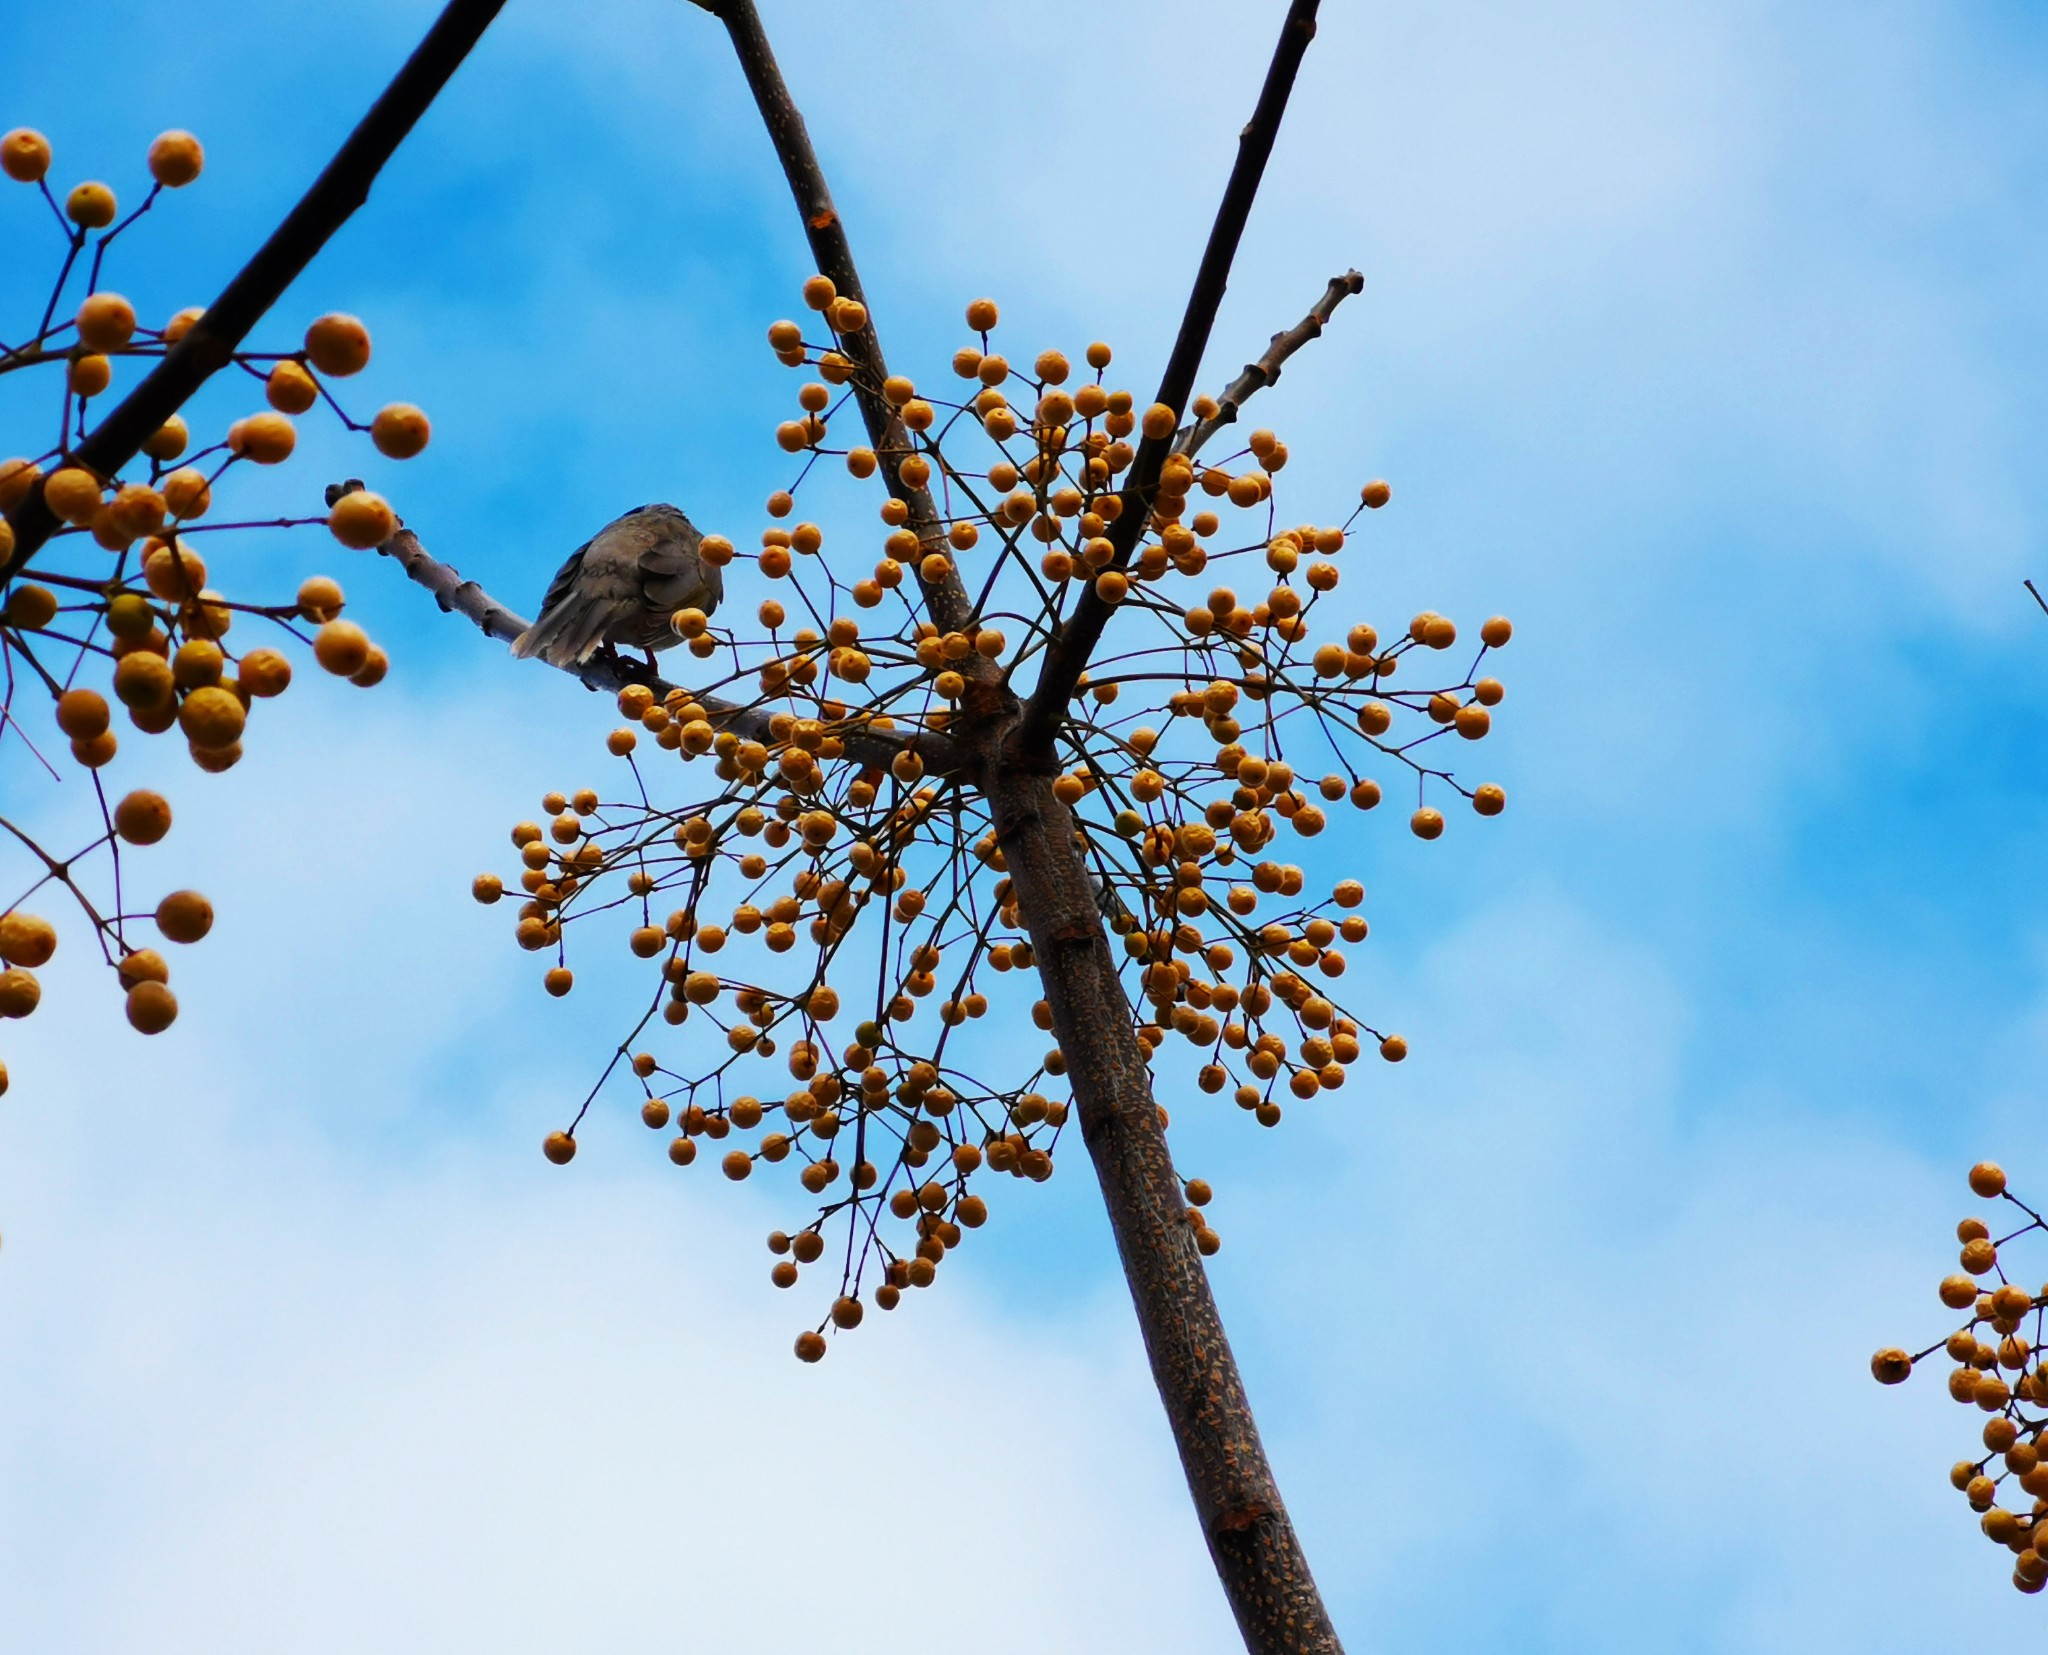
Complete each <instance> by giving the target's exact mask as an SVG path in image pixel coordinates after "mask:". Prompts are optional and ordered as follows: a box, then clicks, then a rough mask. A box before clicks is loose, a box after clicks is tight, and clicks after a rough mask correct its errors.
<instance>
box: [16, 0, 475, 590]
mask: <svg viewBox="0 0 2048 1655" xmlns="http://www.w3.org/2000/svg"><path fill="white" fill-rule="evenodd" d="M504 4H505V0H449V3H448V5H447V7H446V9H444V10H443V11H442V13H441V15H440V16H439V17H438V18H436V19H435V21H434V26H433V27H432V28H431V29H429V30H428V31H427V34H426V38H425V39H424V40H422V41H421V42H420V43H419V46H418V47H417V49H415V50H414V52H413V54H412V56H411V57H409V58H407V59H406V60H405V65H404V67H403V68H401V69H400V70H399V71H398V73H397V74H396V75H395V76H394V77H393V78H392V81H391V84H390V85H389V86H387V87H386V88H385V89H384V92H383V95H382V96H380V97H379V98H378V99H377V101H376V102H375V103H374V104H372V105H371V106H370V112H369V113H368V114H367V115H365V116H364V117H363V118H362V120H361V122H360V123H358V125H357V126H356V129H355V131H353V132H351V133H350V134H349V135H348V139H347V141H346V142H344V143H343V144H342V146H341V148H340V149H339V150H338V151H336V152H335V156H334V159H333V160H332V161H330V162H328V163H327V167H326V170H325V171H323V172H322V173H321V174H320V176H319V177H318V178H317V179H315V180H314V182H313V187H312V188H311V189H309V190H307V191H306V193H305V194H304V195H303V196H301V197H300V198H299V204H298V205H297V206H296V207H294V208H292V210H291V212H290V213H288V214H287V215H286V216H285V220H284V222H283V223H282V224H280V225H279V226H278V227H277V229H276V230H274V231H273V232H272V233H271V237H270V239H269V240H268V241H266V242H265V243H264V244H263V245H262V247H261V248H259V249H258V250H257V252H256V255H255V257H253V258H252V259H250V260H249V262H248V263H247V264H245V265H243V266H242V268H241V269H240V270H239V271H237V272H236V273H235V277H234V279H233V280H232V281H230V282H229V283H228V285H227V286H226V287H224V288H222V289H221V294H220V297H219V298H217V299H215V300H214V301H213V303H212V304H211V305H209V306H208V307H207V311H206V314H205V315H204V316H202V317H200V318H199V320H198V321H197V322H195V323H194V324H193V325H192V329H191V331H190V332H189V333H187V334H186V335H185V337H184V338H182V339H180V340H179V341H178V343H177V344H176V345H175V346H173V347H172V349H171V351H170V353H169V354H168V355H167V356H165V358H164V359H163V361H161V362H159V363H158V364H157V365H156V367H155V368H153V369H152V370H151V371H150V373H149V376H148V377H147V378H145V379H144V380H143V381H142V383H141V384H139V385H137V386H136V387H135V389H134V390H132V391H130V392H129V393H128V395H127V396H126V397H124V398H123V399H122V400H121V402H120V403H119V405H118V406H116V407H115V409H114V411H113V412H112V413H110V414H108V415H107V417H106V418H105V419H103V420H101V421H100V423H99V424H98V425H97V426H96V427H95V428H94V429H93V432H92V435H91V436H89V437H87V438H86V439H85V441H84V442H82V443H80V444H79V446H78V447H77V449H76V450H74V451H73V452H72V453H71V454H70V455H69V456H68V459H69V462H70V463H71V464H73V465H77V466H82V467H83V468H84V469H86V470H87V471H90V472H92V473H93V474H94V475H95V476H98V477H111V476H113V475H114V474H115V473H117V472H118V471H119V470H120V469H121V468H122V467H123V466H124V465H126V464H127V463H128V462H129V461H130V460H132V459H134V458H135V456H136V454H137V453H139V452H140V451H141V448H142V445H143V443H144V441H146V440H147V439H148V437H149V435H150V433H151V432H153V431H155V430H156V429H157V427H159V426H160V425H162V424H163V422H164V421H165V420H167V419H169V418H170V417H171V415H173V414H175V413H176V412H177V411H178V410H179V408H181V407H182V406H183V405H184V403H185V401H186V399H187V398H189V397H190V396H191V395H192V393H193V392H195V391H197V390H198V389H199V387H200V386H201V385H203V384H205V383H206V381H207V380H208V379H210V378H211V377H212V376H213V375H214V374H215V373H217V372H218V371H219V370H220V369H222V368H224V367H226V366H227V365H228V363H229V362H231V361H232V360H233V359H234V354H235V349H236V347H237V346H239V345H240V344H241V342H242V341H243V340H244V339H246V338H247V337H248V336H249V330H250V329H251V328H253V327H255V325H256V324H257V323H258V322H260V321H261V320H262V319H263V316H264V313H265V312H266V311H268V310H269V309H270V307H271V306H272V305H274V304H275V303H277V301H278V299H279V297H280V296H282V294H283V293H284V290H285V289H286V288H288V287H289V286H291V284H292V283H293V282H294V281H296V280H297V279H298V276H299V273H300V272H301V271H302V270H304V269H305V268H306V266H307V265H309V264H311V263H312V262H313V258H314V255H315V254H317V253H318V252H319V251H320V249H321V248H323V247H325V246H326V245H327V242H328V239H329V238H330V237H331V236H333V234H334V232H335V231H337V230H339V229H340V228H341V227H342V225H344V224H346V223H347V222H348V220H349V217H350V215H351V214H353V213H354V212H355V210H356V209H357V208H358V207H360V206H361V205H362V204H363V203H364V202H365V201H367V200H368V199H369V198H370V185H371V184H372V183H374V182H375V181H376V177H377V174H378V173H379V172H381V171H382V170H383V167H384V163H385V162H386V161H388V160H390V159H391V157H392V155H393V153H394V152H395V151H396V150H397V148H398V146H399V145H400V144H401V143H403V142H404V141H405V137H406V134H407V133H409V132H411V131H412V129H413V126H414V125H415V124H416V123H417V122H418V120H419V118H420V117H421V116H422V115H424V114H425V113H426V112H427V107H428V106H429V105H430V104H432V103H433V101H434V99H435V98H436V97H438V96H439V95H440V92H441V89H442V88H443V87H444V86H446V85H447V84H448V80H449V77H450V76H452V75H453V74H454V73H455V71H456V69H457V68H458V67H459V66H460V65H461V63H462V60H463V59H464V58H465V57H467V56H468V55H469V49H470V48H471V47H472V46H474V45H475V44H476V43H477V41H478V40H479V39H480V38H481V37H482V35H483V32H484V30H485V29H487V28H489V27H490V25H491V22H492V20H493V19H494V18H495V17H496V16H497V15H498V13H499V11H500V10H502V9H503V7H504ZM8 522H9V523H10V524H12V525H13V528H14V551H13V553H12V554H11V555H10V556H9V557H8V558H7V559H6V560H5V561H4V562H0V581H4V580H6V579H7V578H8V577H9V576H10V575H12V574H14V573H15V571H16V570H18V569H21V568H23V567H24V566H26V564H27V563H28V560H29V559H30V558H31V557H33V556H34V555H35V554H36V552H37V551H39V550H40V549H41V548H42V546H43V543H44V542H45V541H47V540H48V539H49V538H50V536H51V535H52V534H54V533H55V532H56V530H57V526H58V525H57V517H56V514H55V513H54V512H52V511H51V510H50V508H49V506H48V504H47V503H45V501H44V499H43V484H42V482H41V481H40V480H39V481H38V482H37V483H36V486H35V487H34V489H32V490H31V491H30V492H29V494H28V496H27V497H26V498H25V499H24V500H23V501H22V502H21V503H20V504H19V505H18V506H16V507H15V509H14V510H13V511H12V512H11V513H9V515H8Z"/></svg>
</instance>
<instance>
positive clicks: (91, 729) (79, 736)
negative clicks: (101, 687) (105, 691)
mask: <svg viewBox="0 0 2048 1655" xmlns="http://www.w3.org/2000/svg"><path fill="white" fill-rule="evenodd" d="M112 719H113V714H112V712H111V711H110V710H109V708H108V706H107V698H106V697H105V696H103V695H101V694H100V692H99V691H98V690H85V689H78V690H66V691H65V692H64V693H63V694H62V695H60V696H58V697H57V728H58V729H60V730H62V731H63V732H64V733H65V734H66V735H67V736H69V737H70V738H71V739H72V740H73V741H90V740H91V739H92V738H93V737H94V736H97V735H99V734H101V733H102V732H104V731H105V729H106V727H107V725H108V724H109V723H111V722H112Z"/></svg>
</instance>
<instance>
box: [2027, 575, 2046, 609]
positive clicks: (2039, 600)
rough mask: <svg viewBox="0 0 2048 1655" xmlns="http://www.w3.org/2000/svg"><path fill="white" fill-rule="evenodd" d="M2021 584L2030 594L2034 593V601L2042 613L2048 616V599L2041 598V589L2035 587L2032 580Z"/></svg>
mask: <svg viewBox="0 0 2048 1655" xmlns="http://www.w3.org/2000/svg"><path fill="white" fill-rule="evenodd" d="M2020 584H2021V585H2022V586H2024V587H2025V588H2026V589H2027V590H2028V591H2029V592H2032V593H2033V594H2034V601H2035V602H2036V603H2038V604H2039V605H2040V606H2041V612H2042V613H2043V614H2048V598H2044V597H2042V596H2041V591H2040V588H2039V587H2037V586H2035V584H2034V583H2033V582H2032V581H2030V580H2026V581H2021V582H2020Z"/></svg>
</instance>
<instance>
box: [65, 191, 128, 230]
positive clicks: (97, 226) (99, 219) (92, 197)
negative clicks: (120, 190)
mask: <svg viewBox="0 0 2048 1655" xmlns="http://www.w3.org/2000/svg"><path fill="white" fill-rule="evenodd" d="M117 210H118V209H117V208H116V207H115V205H114V192H113V191H112V190H110V189H108V188H107V187H106V185H104V184H97V183H95V184H81V185H79V186H78V188H77V189H75V190H73V191H72V192H71V193H70V194H69V195H68V196H66V197H65V198H64V216H65V217H67V218H68V219H70V220H71V222H72V223H73V224H76V225H77V226H78V227H79V228H80V229H82V230H104V229H105V228H106V227H107V226H108V225H109V224H111V223H113V222H114V214H115V212H116V211H117Z"/></svg>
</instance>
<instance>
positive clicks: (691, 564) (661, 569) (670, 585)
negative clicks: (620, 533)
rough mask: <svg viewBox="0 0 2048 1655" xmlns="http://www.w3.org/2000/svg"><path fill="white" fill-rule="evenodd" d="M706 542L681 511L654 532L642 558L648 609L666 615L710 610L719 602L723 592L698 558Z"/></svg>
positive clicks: (640, 563)
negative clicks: (679, 611) (690, 610)
mask: <svg viewBox="0 0 2048 1655" xmlns="http://www.w3.org/2000/svg"><path fill="white" fill-rule="evenodd" d="M665 515H666V514H665ZM703 540H704V537H703V536H702V535H700V534H698V532H697V530H696V528H695V526H694V525H693V524H692V523H691V522H690V520H689V519H688V518H687V517H685V516H684V515H683V514H682V513H681V512H675V513H674V514H673V515H672V516H667V517H666V521H664V522H662V523H661V524H660V525H659V526H658V527H656V528H655V529H654V531H653V532H652V534H651V535H650V538H649V539H648V541H647V544H646V546H645V549H644V550H643V551H642V552H641V553H640V557H639V570H640V581H641V586H642V589H643V590H644V591H645V593H646V600H647V607H648V608H650V609H654V610H660V611H662V612H664V613H672V612H673V611H675V610H678V609H682V608H685V607H695V608H699V609H704V610H707V611H708V610H709V609H710V608H711V607H712V605H714V604H716V603H717V601H718V597H719V592H718V590H717V589H715V588H714V587H713V585H712V583H711V582H709V581H707V580H706V578H705V576H706V575H707V574H708V573H710V572H711V571H710V568H709V566H708V565H707V564H706V563H705V562H704V560H703V558H702V557H700V556H699V555H698V548H699V547H700V546H701V545H702V544H703Z"/></svg>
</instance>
